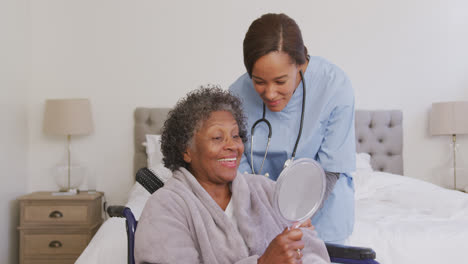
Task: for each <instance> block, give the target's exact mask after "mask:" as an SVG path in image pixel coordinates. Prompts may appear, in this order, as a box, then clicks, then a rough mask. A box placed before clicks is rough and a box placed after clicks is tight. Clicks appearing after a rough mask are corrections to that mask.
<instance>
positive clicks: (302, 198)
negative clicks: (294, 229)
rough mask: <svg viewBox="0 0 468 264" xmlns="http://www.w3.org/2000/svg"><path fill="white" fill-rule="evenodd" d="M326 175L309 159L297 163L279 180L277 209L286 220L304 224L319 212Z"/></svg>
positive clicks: (275, 205) (282, 174)
mask: <svg viewBox="0 0 468 264" xmlns="http://www.w3.org/2000/svg"><path fill="white" fill-rule="evenodd" d="M325 185H326V179H325V172H324V171H323V169H322V166H320V164H319V163H318V162H316V161H315V160H313V159H309V158H301V159H297V160H294V161H292V162H290V163H289V165H287V167H286V168H284V169H283V171H282V172H281V174H280V176H279V177H278V180H277V181H276V187H275V193H274V196H273V206H274V208H275V209H276V211H277V212H278V213H279V215H280V216H282V217H283V219H285V220H287V221H289V222H291V223H292V222H303V221H305V220H307V218H310V217H312V216H313V215H314V213H315V212H317V210H318V208H319V207H320V204H321V203H322V200H323V196H324V194H325Z"/></svg>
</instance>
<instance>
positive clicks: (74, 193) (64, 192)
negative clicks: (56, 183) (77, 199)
mask: <svg viewBox="0 0 468 264" xmlns="http://www.w3.org/2000/svg"><path fill="white" fill-rule="evenodd" d="M79 193H80V190H78V189H70V190H68V191H59V192H53V193H52V196H68V195H77V194H79Z"/></svg>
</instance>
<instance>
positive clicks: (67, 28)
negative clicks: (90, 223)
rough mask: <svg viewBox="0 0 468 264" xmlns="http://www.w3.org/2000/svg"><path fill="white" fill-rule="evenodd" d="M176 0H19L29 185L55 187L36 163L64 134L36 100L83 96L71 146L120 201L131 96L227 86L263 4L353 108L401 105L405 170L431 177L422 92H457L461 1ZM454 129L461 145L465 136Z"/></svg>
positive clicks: (43, 164)
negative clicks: (345, 81) (85, 129)
mask: <svg viewBox="0 0 468 264" xmlns="http://www.w3.org/2000/svg"><path fill="white" fill-rule="evenodd" d="M185 2H186V3H182V1H116V0H80V1H63V0H48V1H46V0H43V1H31V25H32V28H31V42H32V53H31V56H32V60H31V66H32V68H31V79H32V80H31V90H30V92H29V98H30V99H29V102H28V106H29V110H28V115H29V122H28V126H29V139H30V145H29V147H30V152H29V161H30V163H29V165H30V166H29V176H30V180H29V186H30V187H29V190H30V191H33V190H45V189H51V190H52V189H55V188H56V187H55V183H54V180H53V179H52V177H51V176H50V174H49V172H48V168H49V167H51V166H52V165H53V164H54V163H55V162H57V161H58V160H59V159H60V157H61V156H62V155H63V150H64V146H65V139H64V138H63V139H62V138H52V137H46V136H44V135H43V133H42V132H41V131H42V119H43V110H44V100H45V99H46V98H60V97H88V98H90V99H91V102H92V106H93V114H94V118H95V132H94V133H93V134H92V135H90V136H86V137H81V138H76V139H74V141H73V144H74V149H75V151H76V152H78V153H80V154H81V155H80V156H81V159H82V161H84V162H86V163H87V164H88V165H89V166H90V167H91V168H93V170H94V172H95V176H96V178H97V188H98V189H99V190H102V191H105V193H106V196H107V199H108V201H109V202H110V203H123V202H125V197H126V192H127V190H128V189H129V188H130V186H131V185H132V182H133V178H134V177H133V175H132V157H133V110H134V108H135V107H137V106H152V107H157V106H159V107H164V106H172V105H173V104H174V103H175V102H176V100H177V99H178V98H180V97H181V96H183V95H184V94H185V93H186V92H187V91H189V90H191V89H194V88H195V87H197V86H198V85H199V84H204V83H208V82H211V83H219V84H221V85H222V86H224V87H228V85H229V84H230V83H232V82H233V81H234V80H235V79H236V78H237V77H238V76H239V75H240V74H241V73H243V71H244V68H243V61H242V40H243V37H244V34H245V32H246V30H247V28H248V26H249V24H250V23H251V22H252V20H253V19H255V18H257V17H258V16H260V15H261V14H262V13H265V12H284V13H286V14H288V15H290V16H291V17H293V18H294V19H296V21H297V22H298V24H299V25H300V26H301V28H302V32H303V35H304V39H305V42H306V45H307V47H308V49H309V51H310V53H311V55H321V56H324V57H326V58H328V59H330V60H332V61H333V62H335V63H336V64H338V65H339V66H341V67H342V68H343V69H344V70H345V71H346V72H347V73H348V75H349V77H350V78H351V80H352V82H353V84H354V88H355V94H356V105H357V108H361V109H402V110H403V112H404V118H405V119H404V124H405V130H404V143H405V149H404V156H405V174H406V175H408V176H412V177H417V178H421V179H424V180H428V181H433V182H438V181H439V179H437V178H436V177H435V176H434V175H433V174H432V172H431V171H432V169H433V167H434V166H436V164H437V163H438V162H439V160H441V159H442V158H443V157H445V155H446V153H445V152H442V149H443V148H444V146H445V145H446V144H448V142H449V138H446V137H434V138H432V137H430V136H429V135H428V132H427V131H428V129H427V117H428V111H429V109H430V106H431V103H432V102H433V101H439V100H440V101H443V100H468V79H467V77H466V76H467V74H466V69H467V66H468V60H467V59H466V58H467V55H468V52H467V51H466V49H465V47H466V46H468V45H467V44H468V34H467V30H468V17H467V16H466V14H467V12H466V10H467V8H468V3H466V2H464V1H462V0H445V1H444V0H424V1H423V0H412V1H407V0H395V1H375V0H355V1H310V0H306V1H292V2H291V1H266V0H264V1H247V0H243V1H231V2H229V3H225V2H226V1H216V0H210V1H185ZM459 139H460V143H461V144H462V148H463V149H462V150H464V151H465V152H468V138H467V137H459ZM444 150H445V149H444ZM467 154H468V153H467ZM467 158H468V155H467ZM465 164H466V166H468V160H467V161H466V162H465ZM441 184H443V182H442V183H441Z"/></svg>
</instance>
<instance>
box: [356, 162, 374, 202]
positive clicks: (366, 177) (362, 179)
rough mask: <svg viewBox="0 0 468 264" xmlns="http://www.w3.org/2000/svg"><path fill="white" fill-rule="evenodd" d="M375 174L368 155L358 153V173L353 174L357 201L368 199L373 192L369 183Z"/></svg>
mask: <svg viewBox="0 0 468 264" xmlns="http://www.w3.org/2000/svg"><path fill="white" fill-rule="evenodd" d="M373 173H374V170H373V169H372V166H371V164H370V155H369V154H368V153H356V171H355V172H353V173H351V175H352V176H353V181H354V198H355V199H356V200H359V199H363V198H366V197H367V196H369V195H370V194H371V193H372V191H373V190H371V189H370V185H369V181H370V178H371V177H372V175H373Z"/></svg>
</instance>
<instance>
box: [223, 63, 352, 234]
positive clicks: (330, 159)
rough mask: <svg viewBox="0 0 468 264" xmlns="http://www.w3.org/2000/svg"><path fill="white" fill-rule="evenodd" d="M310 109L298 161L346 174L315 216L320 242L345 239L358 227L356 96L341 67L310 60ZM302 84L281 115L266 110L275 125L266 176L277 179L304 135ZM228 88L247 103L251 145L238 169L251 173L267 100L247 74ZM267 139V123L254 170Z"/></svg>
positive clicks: (307, 80)
mask: <svg viewBox="0 0 468 264" xmlns="http://www.w3.org/2000/svg"><path fill="white" fill-rule="evenodd" d="M304 81H305V82H306V88H307V91H306V95H307V97H306V105H305V112H304V125H303V131H302V136H301V139H300V141H299V145H298V147H297V151H296V158H302V157H309V158H313V159H315V160H316V161H318V162H319V163H320V164H321V165H322V167H323V169H324V170H325V171H329V172H338V173H341V175H340V178H339V179H338V181H337V182H336V185H335V187H334V189H333V191H332V193H331V194H330V195H329V197H328V199H327V200H326V201H325V204H324V206H323V208H322V209H321V210H319V211H318V212H317V213H316V214H315V215H314V217H313V218H312V224H313V225H314V226H315V227H316V229H315V230H316V231H317V232H318V235H319V237H320V238H322V239H323V240H324V241H326V242H338V241H343V240H345V239H346V238H347V237H348V236H349V235H350V234H351V233H352V231H353V226H354V185H353V180H352V178H351V174H350V172H353V171H354V170H355V152H356V146H355V137H354V92H353V88H352V86H351V82H350V81H349V79H348V78H347V76H346V74H345V73H344V72H343V71H342V70H341V69H340V68H338V67H337V66H336V65H334V64H332V63H330V62H328V61H327V60H325V59H323V58H320V57H311V58H310V60H309V64H308V66H307V69H306V71H305V73H304ZM302 89H303V88H302V82H301V83H300V84H299V86H298V87H297V89H296V91H295V92H294V94H293V95H292V97H291V99H290V101H289V103H288V104H287V105H286V107H285V108H284V109H283V110H282V111H281V112H271V111H269V110H268V108H266V116H265V117H266V119H268V120H269V121H270V123H271V126H272V136H271V143H270V147H269V149H268V155H267V158H266V160H265V165H264V166H263V170H262V172H261V173H262V174H265V173H268V174H269V177H270V179H273V180H276V179H277V178H278V176H279V174H280V173H281V170H282V169H283V164H284V162H285V161H286V160H287V159H289V158H291V154H292V151H293V148H294V144H295V143H296V139H297V135H298V132H299V124H300V117H301V107H302V95H303V90H302ZM229 90H230V91H231V92H232V93H233V94H234V95H236V96H238V97H239V98H241V100H242V102H243V107H244V111H245V115H246V116H247V132H248V135H247V136H248V142H247V143H246V144H245V151H244V155H243V157H242V161H241V164H240V167H239V171H240V172H241V173H243V172H248V173H252V169H251V164H250V161H251V159H250V149H251V142H250V131H251V127H252V125H253V123H254V122H255V121H257V120H258V119H260V118H261V117H262V113H263V102H262V99H261V98H260V96H259V95H258V94H257V92H256V91H255V89H254V87H253V83H252V80H251V79H250V77H249V75H248V74H247V73H245V74H244V75H242V76H241V77H239V79H237V80H236V81H235V82H234V83H233V84H232V85H231V87H230V88H229ZM267 138H268V127H267V126H266V125H265V123H261V124H259V125H257V127H256V128H255V133H254V150H253V156H254V161H253V162H254V169H255V172H257V173H258V171H259V170H260V166H261V163H262V161H263V157H264V155H265V148H266V144H267Z"/></svg>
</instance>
